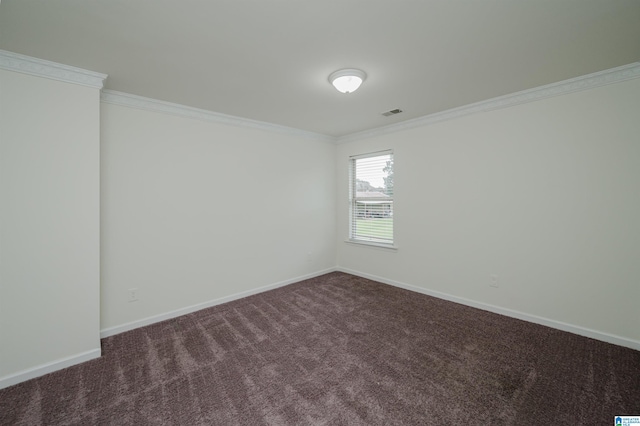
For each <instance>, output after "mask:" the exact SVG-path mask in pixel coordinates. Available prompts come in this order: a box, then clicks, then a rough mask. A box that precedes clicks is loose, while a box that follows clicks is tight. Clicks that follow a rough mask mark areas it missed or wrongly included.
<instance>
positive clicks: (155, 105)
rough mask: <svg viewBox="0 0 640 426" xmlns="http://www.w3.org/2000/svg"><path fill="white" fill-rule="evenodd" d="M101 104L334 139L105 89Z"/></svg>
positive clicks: (321, 139) (333, 140)
mask: <svg viewBox="0 0 640 426" xmlns="http://www.w3.org/2000/svg"><path fill="white" fill-rule="evenodd" d="M100 100H101V101H102V102H105V103H108V104H113V105H121V106H126V107H130V108H137V109H142V110H148V111H154V112H162V113H165V114H171V115H177V116H179V117H187V118H194V119H197V120H203V121H210V122H213V123H218V124H226V125H230V126H236V127H248V128H250V129H258V130H265V131H269V132H277V133H284V134H288V135H292V136H298V137H303V138H306V139H313V140H320V141H325V142H331V143H335V140H336V139H335V138H334V137H331V136H327V135H322V134H320V133H314V132H308V131H306V130H300V129H295V128H293V127H287V126H280V125H278V124H272V123H267V122H265V121H257V120H251V119H248V118H242V117H236V116H233V115H227V114H221V113H218V112H213V111H209V110H205V109H200V108H193V107H190V106H186V105H180V104H174V103H172V102H165V101H161V100H158V99H151V98H145V97H143V96H138V95H132V94H130V93H123V92H117V91H115V90H108V89H105V90H103V91H102V94H101V96H100Z"/></svg>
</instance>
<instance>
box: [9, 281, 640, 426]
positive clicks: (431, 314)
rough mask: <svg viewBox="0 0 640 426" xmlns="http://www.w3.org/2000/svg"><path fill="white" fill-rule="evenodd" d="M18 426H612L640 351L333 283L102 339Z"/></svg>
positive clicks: (15, 390) (27, 391)
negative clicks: (99, 349) (92, 356)
mask: <svg viewBox="0 0 640 426" xmlns="http://www.w3.org/2000/svg"><path fill="white" fill-rule="evenodd" d="M102 346H103V356H102V357H101V358H100V359H97V360H93V361H89V362H86V363H84V364H81V365H78V366H74V367H71V368H67V369H65V370H61V371H58V372H56V373H52V374H49V375H47V376H43V377H40V378H37V379H34V380H30V381H28V382H24V383H21V384H18V385H16V386H12V387H10V388H7V389H4V390H0V424H2V425H39V424H46V425H57V424H78V425H102V424H113V425H147V424H163V425H164V424H167V425H203V424H212V425H400V424H402V425H444V424H447V425H454V424H455V425H458V424H464V425H560V424H562V425H609V424H612V423H613V417H614V415H632V414H634V415H637V414H640V352H638V351H634V350H631V349H626V348H622V347H618V346H615V345H610V344H607V343H603V342H599V341H595V340H592V339H588V338H585V337H580V336H576V335H573V334H570V333H565V332H561V331H558V330H554V329H551V328H547V327H543V326H539V325H535V324H530V323H527V322H524V321H519V320H516V319H512V318H508V317H504V316H500V315H496V314H493V313H489V312H485V311H481V310H478V309H474V308H470V307H466V306H462V305H458V304H455V303H451V302H447V301H443V300H439V299H436V298H432V297H428V296H424V295H420V294H416V293H412V292H409V291H405V290H402V289H398V288H394V287H391V286H387V285H384V284H380V283H376V282H373V281H369V280H366V279H363V278H359V277H354V276H352V275H348V274H344V273H339V272H335V273H331V274H327V275H324V276H321V277H318V278H314V279H311V280H307V281H303V282H300V283H296V284H292V285H289V286H286V287H282V288H280V289H276V290H273V291H269V292H266V293H262V294H259V295H255V296H251V297H248V298H245V299H242V300H238V301H234V302H231V303H227V304H224V305H220V306H216V307H213V308H209V309H205V310H202V311H199V312H196V313H193V314H190V315H185V316H182V317H179V318H176V319H173V320H169V321H165V322H162V323H158V324H154V325H151V326H148V327H144V328H139V329H136V330H133V331H130V332H127V333H122V334H119V335H116V336H113V337H109V338H106V339H103V340H102Z"/></svg>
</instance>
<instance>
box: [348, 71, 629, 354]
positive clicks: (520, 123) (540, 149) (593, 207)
mask: <svg viewBox="0 0 640 426" xmlns="http://www.w3.org/2000/svg"><path fill="white" fill-rule="evenodd" d="M639 112H640V79H635V80H631V81H627V82H623V83H617V84H612V85H609V86H604V87H600V88H596V89H592V90H588V91H583V92H578V93H574V94H570V95H564V96H559V97H555V98H550V99H546V100H541V101H537V102H533V103H528V104H524V105H520V106H516V107H510V108H506V109H501V110H496V111H492V112H485V113H479V114H475V115H470V116H466V117H462V118H458V119H454V120H451V121H446V122H441V123H438V124H433V125H430V126H425V127H421V128H416V129H411V130H406V131H403V132H398V133H395V134H389V135H383V136H378V137H372V138H369V139H367V140H361V141H354V142H351V143H347V144H344V145H341V146H339V147H338V150H337V161H338V163H337V168H338V169H337V172H338V183H339V184H338V197H337V211H338V216H337V217H338V219H337V225H338V238H337V258H338V264H339V266H340V267H341V268H344V269H348V270H352V271H358V272H360V273H364V274H368V275H373V276H377V277H381V278H383V279H386V280H387V281H389V282H395V283H400V284H403V285H410V286H416V287H418V288H420V289H425V290H428V291H432V292H441V293H445V294H447V295H451V296H454V297H457V298H465V299H467V300H468V301H471V302H477V304H481V305H482V304H484V305H493V306H496V307H500V308H504V309H510V310H514V311H517V312H519V313H524V314H526V315H527V316H538V317H541V318H543V319H547V320H551V322H555V324H556V325H558V324H560V323H566V324H569V325H572V326H576V327H582V328H585V329H588V330H592V331H596V332H598V333H601V334H603V335H613V336H620V337H622V338H623V340H624V339H626V340H628V341H629V342H631V343H632V346H633V345H635V347H640V309H638V301H639V300H640V285H639V284H640V142H639V141H640V136H639V135H640V119H639V118H640V115H639ZM388 148H392V149H394V152H395V206H394V214H395V225H396V240H397V245H398V246H399V250H398V251H397V252H391V251H385V250H380V249H372V248H366V247H359V246H354V245H350V244H346V243H344V240H345V239H346V237H347V230H348V227H347V214H348V205H347V204H348V203H347V201H346V200H347V158H348V156H349V155H354V154H361V153H366V152H372V151H377V150H381V149H388ZM489 274H498V276H499V286H500V287H499V288H491V287H489Z"/></svg>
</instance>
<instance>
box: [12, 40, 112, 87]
mask: <svg viewBox="0 0 640 426" xmlns="http://www.w3.org/2000/svg"><path fill="white" fill-rule="evenodd" d="M0 68H2V69H5V70H9V71H15V72H20V73H23V74H31V75H35V76H37V77H44V78H49V79H52V80H58V81H64V82H65V83H73V84H79V85H81V86H88V87H93V88H96V89H98V90H100V89H102V86H103V85H104V80H105V79H106V78H107V74H101V73H98V72H94V71H88V70H84V69H82V68H76V67H72V66H69V65H63V64H58V63H56V62H51V61H45V60H44V59H37V58H32V57H31V56H26V55H20V54H18V53H13V52H9V51H6V50H0Z"/></svg>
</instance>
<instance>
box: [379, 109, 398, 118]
mask: <svg viewBox="0 0 640 426" xmlns="http://www.w3.org/2000/svg"><path fill="white" fill-rule="evenodd" d="M401 112H402V110H401V109H400V108H396V109H392V110H391V111H387V112H383V113H382V115H384V116H385V117H390V116H392V115H396V114H400V113H401Z"/></svg>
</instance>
